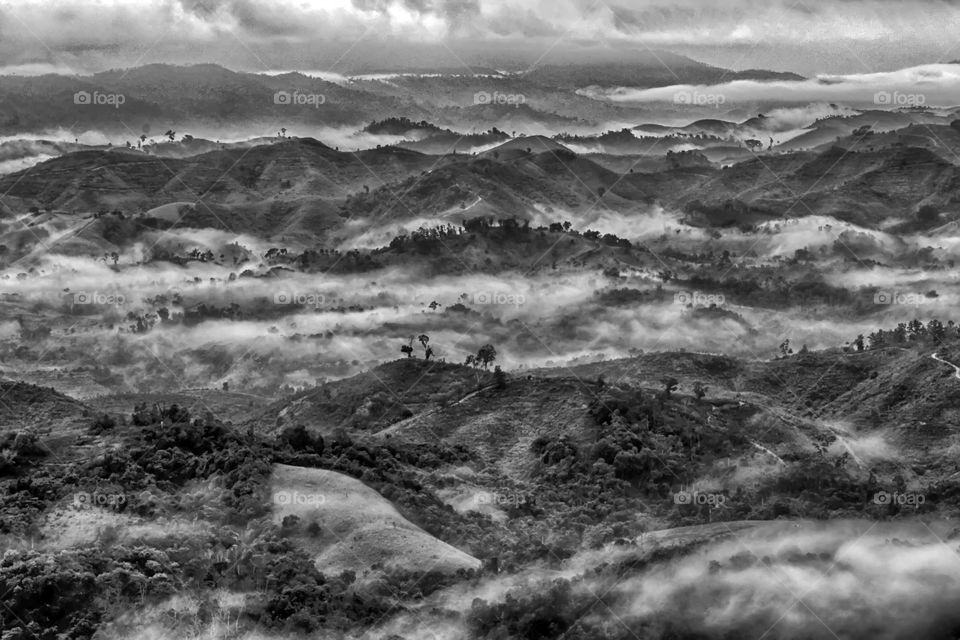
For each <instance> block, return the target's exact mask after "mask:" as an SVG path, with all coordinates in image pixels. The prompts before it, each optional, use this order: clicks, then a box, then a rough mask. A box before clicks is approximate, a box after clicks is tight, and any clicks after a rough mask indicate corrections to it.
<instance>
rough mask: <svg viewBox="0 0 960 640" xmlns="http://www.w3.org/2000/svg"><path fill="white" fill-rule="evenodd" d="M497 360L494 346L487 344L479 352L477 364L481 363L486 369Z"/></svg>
mask: <svg viewBox="0 0 960 640" xmlns="http://www.w3.org/2000/svg"><path fill="white" fill-rule="evenodd" d="M496 359H497V350H496V349H494V348H493V345H492V344H485V345H483V346H482V347H480V349H479V350H478V351H477V357H476V358H475V360H474V361H475V362H477V361H479V362H480V364H481V365H483V368H484V369H486V368H487V367H489V366H490V364H491V363H492V362H493V361H494V360H496Z"/></svg>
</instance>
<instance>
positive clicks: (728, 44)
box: [0, 0, 960, 75]
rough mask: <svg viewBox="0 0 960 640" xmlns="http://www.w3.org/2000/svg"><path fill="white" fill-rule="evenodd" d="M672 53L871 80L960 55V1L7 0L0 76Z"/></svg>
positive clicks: (488, 62)
mask: <svg viewBox="0 0 960 640" xmlns="http://www.w3.org/2000/svg"><path fill="white" fill-rule="evenodd" d="M648 48H650V49H654V50H669V51H673V52H676V53H682V54H685V55H688V56H690V57H693V58H696V59H698V60H702V61H704V62H708V63H711V64H717V65H719V66H724V67H729V68H734V69H747V68H766V69H773V70H783V71H795V72H798V73H801V74H804V75H814V74H817V73H871V72H877V71H886V70H891V69H896V68H901V67H906V66H913V65H917V64H924V63H933V62H947V61H951V60H956V59H958V58H960V0H956V1H946V0H840V1H836V0H835V1H833V2H824V1H821V0H799V1H791V0H318V1H309V0H299V1H297V0H263V1H255V0H197V1H193V0H183V1H179V0H97V1H87V2H77V1H72V2H66V1H62V0H13V1H11V2H4V1H3V0H0V69H2V70H3V71H5V72H19V73H37V72H44V71H51V70H52V71H61V72H65V73H71V72H73V73H89V72H93V71H100V70H103V69H108V68H125V67H130V66H136V65H140V64H145V63H149V62H173V63H194V62H216V63H219V64H223V65H224V66H227V67H230V68H232V69H239V70H247V71H256V72H259V71H267V70H278V69H292V68H297V69H304V70H326V71H333V72H338V73H357V72H364V71H378V70H391V69H397V68H402V67H411V66H412V67H446V68H459V69H463V70H467V69H476V68H478V67H483V66H492V67H514V68H517V67H519V68H524V67H526V66H529V65H533V64H544V63H557V62H564V61H567V60H570V59H577V60H589V59H598V60H599V59H604V60H606V59H611V58H615V59H622V60H624V61H629V60H630V57H631V55H635V53H634V52H637V51H646V50H647V49H648Z"/></svg>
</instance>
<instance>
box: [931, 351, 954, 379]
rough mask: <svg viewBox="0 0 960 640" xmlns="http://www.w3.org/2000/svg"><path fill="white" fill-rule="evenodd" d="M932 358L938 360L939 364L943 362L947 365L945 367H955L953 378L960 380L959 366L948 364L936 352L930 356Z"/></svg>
mask: <svg viewBox="0 0 960 640" xmlns="http://www.w3.org/2000/svg"><path fill="white" fill-rule="evenodd" d="M930 357H931V358H933V359H934V360H936V361H937V362H942V363H943V364H945V365H948V366H951V367H953V377H954V378H956V379H957V380H960V367H958V366H957V365H955V364H953V363H952V362H947V361H946V360H944V359H943V358H941V357H940V356H938V355H937V354H936V352H934V353H931V354H930Z"/></svg>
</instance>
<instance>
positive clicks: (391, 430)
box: [373, 383, 496, 436]
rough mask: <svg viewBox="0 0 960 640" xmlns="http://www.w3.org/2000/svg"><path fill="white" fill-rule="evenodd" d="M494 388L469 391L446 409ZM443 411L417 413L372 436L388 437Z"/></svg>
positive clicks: (486, 387)
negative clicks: (402, 428)
mask: <svg viewBox="0 0 960 640" xmlns="http://www.w3.org/2000/svg"><path fill="white" fill-rule="evenodd" d="M495 386H496V384H495V383H491V384H488V385H485V386H483V387H480V388H479V389H477V390H475V391H471V392H470V393H468V394H467V395H465V396H463V397H462V398H460V399H459V400H457V401H456V402H451V403H450V404H449V405H447V407H446V408H450V407H455V406H457V405H460V404H463V403H464V402H466V401H467V400H469V399H470V398H473V397H474V396H476V395H477V394H478V393H481V392H483V391H486V390H487V389H492V388H493V387H495ZM443 409H444V407H437V408H435V409H431V410H430V411H426V412H424V413H418V414H417V415H415V416H410V417H409V418H406V419H404V420H401V421H400V422H395V423H393V424H392V425H390V426H389V427H387V428H386V429H381V430H380V431H377V432H376V433H375V434H373V435H375V436H384V435H388V434H391V433H394V432H396V431H398V430H399V429H400V428H401V427H404V426H406V425H408V424H410V423H412V422H416V421H417V420H422V419H423V418H426V417H429V416H432V415H433V414H435V413H437V412H439V411H442V410H443Z"/></svg>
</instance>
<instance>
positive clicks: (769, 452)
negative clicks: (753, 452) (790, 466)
mask: <svg viewBox="0 0 960 640" xmlns="http://www.w3.org/2000/svg"><path fill="white" fill-rule="evenodd" d="M750 444H752V445H753V446H754V447H756V448H757V449H759V450H760V451H763V452H764V453H766V454H769V455H771V456H773V457H774V458H776V460H777V462H779V463H780V464H782V465H783V466H786V465H787V463H786V462H784V461H783V458H781V457H780V456H778V455H777V454H775V453H774V452H773V451H770V449H767V448H766V447H765V446H763V445H762V444H757V443H756V442H754V441H752V440H751V441H750Z"/></svg>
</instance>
